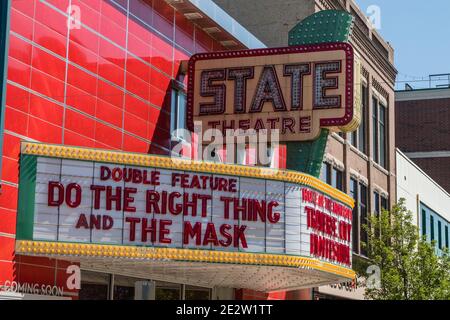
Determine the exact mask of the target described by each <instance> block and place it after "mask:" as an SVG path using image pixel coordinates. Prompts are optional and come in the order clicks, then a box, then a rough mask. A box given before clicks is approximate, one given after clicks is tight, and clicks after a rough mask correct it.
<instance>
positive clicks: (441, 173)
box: [412, 157, 450, 192]
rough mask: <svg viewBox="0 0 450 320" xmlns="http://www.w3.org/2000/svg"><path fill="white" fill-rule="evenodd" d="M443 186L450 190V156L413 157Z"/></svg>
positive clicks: (414, 160) (415, 161)
mask: <svg viewBox="0 0 450 320" xmlns="http://www.w3.org/2000/svg"><path fill="white" fill-rule="evenodd" d="M412 161H413V162H414V163H415V164H417V165H418V166H419V167H420V168H421V169H422V170H423V171H425V172H426V173H427V174H428V175H429V176H430V177H431V178H432V179H433V180H434V181H436V182H437V183H438V184H439V185H440V186H441V187H442V188H444V189H445V190H447V192H450V157H446V158H445V157H443V158H427V159H422V158H421V159H412Z"/></svg>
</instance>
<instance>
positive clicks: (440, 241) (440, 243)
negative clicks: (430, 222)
mask: <svg viewBox="0 0 450 320" xmlns="http://www.w3.org/2000/svg"><path fill="white" fill-rule="evenodd" d="M441 228H442V223H441V222H440V221H438V247H439V249H442V230H441Z"/></svg>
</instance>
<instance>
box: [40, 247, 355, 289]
mask: <svg viewBox="0 0 450 320" xmlns="http://www.w3.org/2000/svg"><path fill="white" fill-rule="evenodd" d="M45 256H47V257H49V258H58V259H63V260H66V261H72V262H75V263H80V267H81V269H85V270H90V271H97V272H104V273H114V274H118V275H123V276H130V277H137V278H143V279H151V280H159V281H167V282H175V283H184V284H188V285H195V286H202V287H209V288H212V287H215V286H217V287H228V288H246V289H252V290H256V291H263V292H270V291H279V290H294V289H302V288H311V287H316V286H321V285H328V284H335V283H340V282H344V281H348V280H349V279H348V278H346V277H342V276H339V275H335V274H332V273H329V272H324V271H319V270H314V269H304V268H295V267H275V266H255V265H241V264H224V263H204V262H183V261H157V260H132V259H114V258H105V257H83V256H77V257H70V256H64V257H62V256H56V255H45Z"/></svg>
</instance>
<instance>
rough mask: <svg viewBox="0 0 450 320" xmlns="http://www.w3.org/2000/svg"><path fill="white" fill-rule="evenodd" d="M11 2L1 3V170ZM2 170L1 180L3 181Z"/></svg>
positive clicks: (9, 0) (6, 0) (8, 0)
mask: <svg viewBox="0 0 450 320" xmlns="http://www.w3.org/2000/svg"><path fill="white" fill-rule="evenodd" d="M10 9H11V0H1V1H0V168H2V158H3V130H4V122H5V121H4V118H5V106H6V81H7V77H8V51H9V16H10V14H9V12H10ZM1 171H2V170H0V180H1Z"/></svg>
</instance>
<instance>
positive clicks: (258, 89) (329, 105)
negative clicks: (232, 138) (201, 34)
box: [187, 43, 359, 141]
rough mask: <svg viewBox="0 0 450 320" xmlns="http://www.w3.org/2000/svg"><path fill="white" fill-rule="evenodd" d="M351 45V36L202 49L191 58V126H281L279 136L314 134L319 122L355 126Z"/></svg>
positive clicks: (334, 126) (293, 137)
mask: <svg viewBox="0 0 450 320" xmlns="http://www.w3.org/2000/svg"><path fill="white" fill-rule="evenodd" d="M354 64H355V59H354V55H353V48H352V46H351V45H350V44H347V43H327V44H318V45H306V46H292V47H286V48H271V49H256V50H243V51H227V52H214V53H201V54H196V55H194V56H192V57H191V59H190V61H189V80H188V98H187V105H188V118H187V121H188V126H189V128H190V129H191V130H193V129H194V122H195V121H200V122H201V123H202V129H203V131H204V130H206V129H210V128H215V129H219V130H221V131H222V132H223V133H224V134H225V131H226V130H227V129H235V130H237V129H243V130H248V129H255V130H256V131H259V130H262V129H266V130H268V131H270V130H273V129H278V130H279V132H280V140H281V141H306V140H313V139H315V138H316V137H317V136H318V135H319V133H320V128H331V129H336V130H339V131H351V130H354V129H356V128H357V126H358V124H359V110H354V109H355V106H356V107H357V106H358V105H359V104H358V103H355V101H354V92H353V89H354V79H355V75H356V77H357V74H358V72H359V70H358V72H355V71H354Z"/></svg>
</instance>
